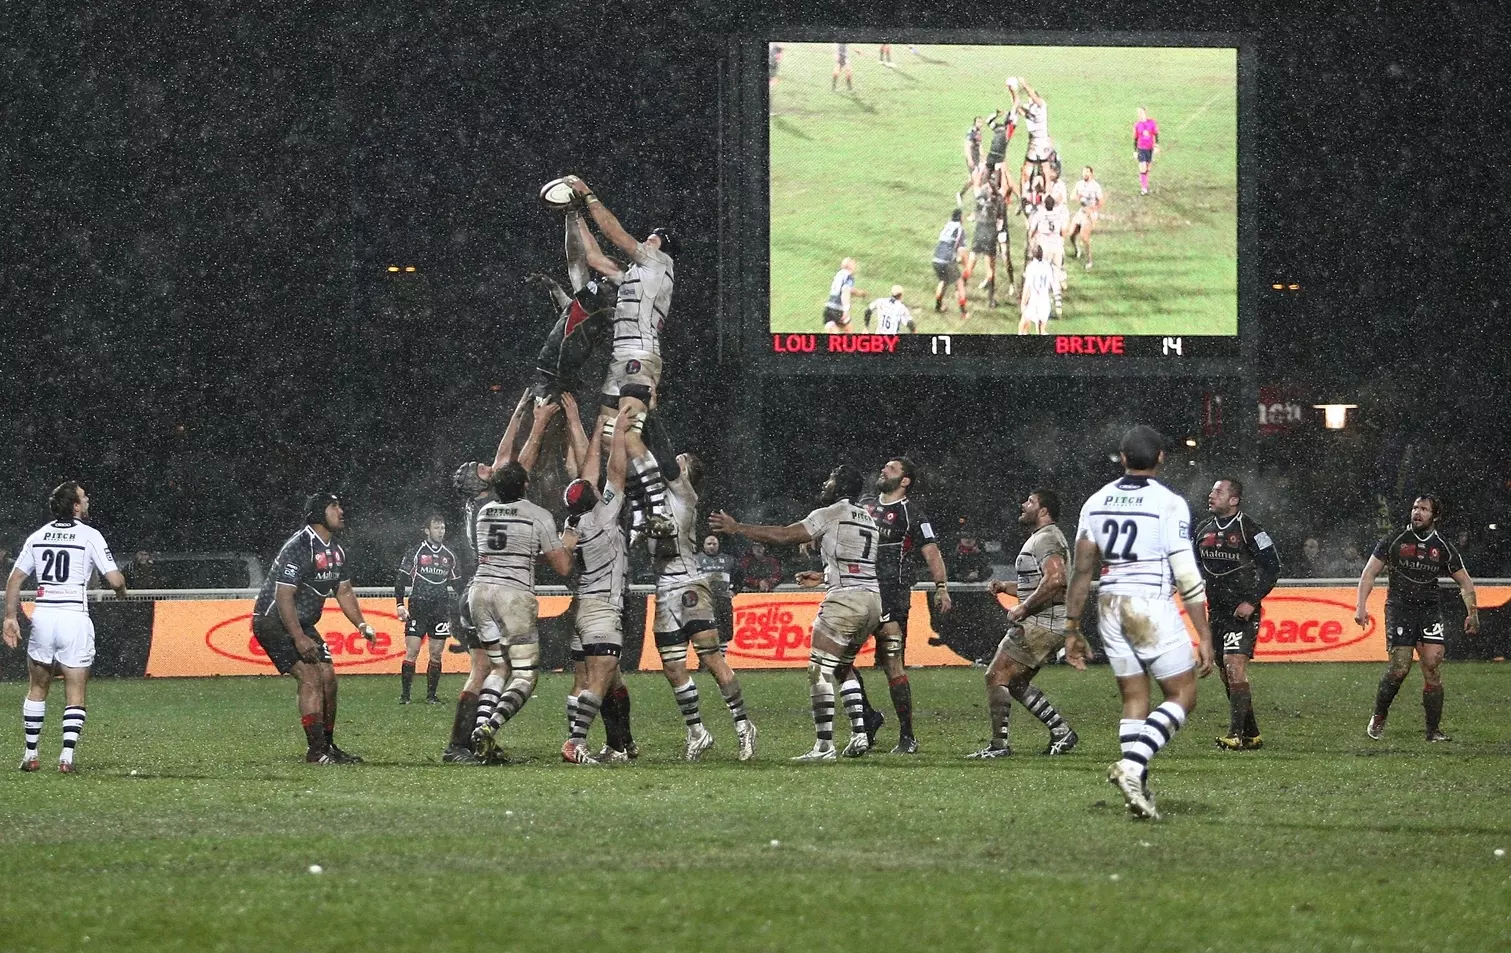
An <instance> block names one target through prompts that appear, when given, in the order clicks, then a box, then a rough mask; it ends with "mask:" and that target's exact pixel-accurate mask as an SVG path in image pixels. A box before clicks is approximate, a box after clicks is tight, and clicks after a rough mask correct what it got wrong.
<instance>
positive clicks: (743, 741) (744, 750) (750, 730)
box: [735, 721, 758, 761]
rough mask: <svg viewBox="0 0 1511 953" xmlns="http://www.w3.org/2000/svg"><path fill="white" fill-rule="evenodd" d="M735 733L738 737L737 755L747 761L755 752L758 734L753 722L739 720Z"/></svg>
mask: <svg viewBox="0 0 1511 953" xmlns="http://www.w3.org/2000/svg"><path fill="white" fill-rule="evenodd" d="M735 734H737V735H738V736H739V739H740V753H739V755H738V756H737V757H738V758H739V759H740V760H741V761H749V760H750V759H751V758H754V757H755V753H756V735H757V734H758V732H757V731H756V726H755V722H753V721H742V722H740V726H739V727H738V728H736V729H735Z"/></svg>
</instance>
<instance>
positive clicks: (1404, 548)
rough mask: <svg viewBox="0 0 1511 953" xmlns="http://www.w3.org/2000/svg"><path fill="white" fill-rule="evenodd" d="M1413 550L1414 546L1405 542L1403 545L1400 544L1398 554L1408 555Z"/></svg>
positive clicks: (1414, 549)
mask: <svg viewBox="0 0 1511 953" xmlns="http://www.w3.org/2000/svg"><path fill="white" fill-rule="evenodd" d="M1415 552H1416V547H1414V546H1412V545H1411V544H1410V543H1406V544H1404V545H1402V546H1401V551H1400V555H1402V556H1410V555H1412V554H1413V553H1415Z"/></svg>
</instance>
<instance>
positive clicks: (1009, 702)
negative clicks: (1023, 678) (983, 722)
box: [986, 685, 1013, 748]
mask: <svg viewBox="0 0 1511 953" xmlns="http://www.w3.org/2000/svg"><path fill="white" fill-rule="evenodd" d="M986 707H987V710H988V711H990V712H991V716H992V747H993V748H1007V747H1011V745H1010V744H1009V742H1008V738H1009V737H1010V733H1011V727H1010V725H1009V722H1010V721H1011V717H1012V713H1013V696H1012V693H1010V692H1009V691H1008V690H1007V686H1006V685H991V686H989V687H988V688H987V690H986Z"/></svg>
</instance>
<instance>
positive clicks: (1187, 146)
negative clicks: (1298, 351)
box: [770, 43, 1238, 335]
mask: <svg viewBox="0 0 1511 953" xmlns="http://www.w3.org/2000/svg"><path fill="white" fill-rule="evenodd" d="M784 51H785V55H784V57H783V60H782V63H781V68H780V72H779V74H778V76H779V79H778V82H777V83H776V85H775V86H774V87H772V89H771V93H770V95H771V116H770V143H771V165H770V172H771V208H772V211H771V289H770V290H771V330H772V331H773V332H790V331H802V332H813V331H819V330H821V329H822V311H823V302H824V298H825V297H826V295H827V293H828V288H829V282H830V279H832V278H833V277H834V272H835V270H836V269H837V268H838V267H839V263H840V259H842V258H844V257H846V256H853V257H855V258H856V259H857V260H858V262H859V266H860V268H859V274H858V275H857V286H858V287H860V288H863V289H865V290H866V291H867V292H869V293H870V294H871V295H872V296H873V297H874V296H878V295H885V294H887V293H888V289H889V288H890V286H891V285H892V284H893V283H894V282H895V283H898V284H901V285H902V286H903V287H904V288H905V289H906V291H907V294H906V297H905V300H906V301H907V302H908V303H909V304H910V305H911V306H912V308H913V311H914V315H915V317H917V318H919V319H920V321H919V325H918V330H919V331H920V333H956V334H960V333H965V334H970V333H983V334H986V333H996V334H1000V333H1009V334H1010V333H1014V332H1016V330H1017V324H1018V309H1017V301H1016V299H1015V298H1011V297H1009V296H1008V295H1007V294H1005V289H1003V285H1005V283H1006V275H1005V271H1003V270H1001V267H1000V266H999V275H998V282H999V285H998V287H999V289H1003V290H1004V293H1002V294H1000V295H999V296H998V297H999V300H998V305H999V306H998V307H997V308H995V309H988V308H987V307H986V304H987V302H986V292H985V291H981V290H979V289H978V288H977V283H978V279H980V278H981V277H983V272H982V271H981V270H980V268H978V271H977V274H976V275H974V276H973V278H972V280H971V281H970V282H969V294H970V298H971V300H970V318H969V319H968V320H965V321H962V320H961V319H960V316H959V313H958V310H957V309H956V308H955V306H954V302H953V292H952V291H947V293H946V302H945V303H946V311H945V313H943V314H937V313H935V311H934V309H933V302H932V300H931V298H932V295H933V292H934V287H935V280H936V279H935V277H934V272H933V269H932V266H931V265H930V263H929V260H930V258H931V257H932V255H933V250H934V245H935V239H936V238H937V236H938V234H939V230H940V229H941V228H942V227H943V226H944V224H945V222H946V221H947V220H948V219H949V215H950V212H951V211H952V210H953V209H954V208H955V192H956V190H957V189H959V188H960V187H961V185H962V184H963V183H964V182H965V181H966V173H965V160H964V156H963V153H962V141H963V139H964V136H965V131H966V129H967V128H968V127H969V126H970V123H971V119H972V117H973V116H976V115H989V114H990V113H991V111H992V110H993V109H994V108H997V107H1002V108H1006V107H1007V106H1008V105H1009V103H1010V99H1009V97H1008V94H1007V90H1006V89H1005V88H1004V86H1003V80H1004V78H1005V77H1007V76H1009V75H1018V76H1023V77H1025V78H1027V79H1028V81H1029V82H1030V83H1032V84H1033V85H1034V87H1035V88H1036V89H1037V90H1038V91H1039V92H1040V93H1041V94H1042V95H1043V96H1044V98H1045V101H1046V102H1047V103H1048V104H1049V119H1050V122H1049V130H1050V134H1051V136H1052V137H1053V139H1054V141H1055V145H1056V148H1057V149H1058V151H1059V154H1060V159H1061V161H1062V163H1063V164H1064V169H1065V172H1064V174H1065V181H1066V186H1067V188H1068V189H1070V190H1071V192H1072V199H1071V201H1072V205H1074V197H1073V195H1074V191H1073V190H1074V187H1075V183H1076V181H1077V180H1079V178H1080V173H1081V167H1082V166H1084V165H1091V166H1093V167H1094V168H1095V169H1096V176H1097V179H1098V181H1100V182H1101V183H1102V186H1103V188H1104V189H1105V191H1106V206H1105V208H1104V210H1103V213H1102V217H1101V222H1100V224H1099V225H1098V227H1097V230H1096V233H1095V235H1094V237H1093V239H1092V241H1093V246H1094V248H1093V251H1094V255H1095V262H1096V265H1095V268H1094V269H1093V270H1091V271H1086V270H1084V269H1083V267H1082V262H1080V261H1078V260H1076V259H1074V258H1071V257H1069V254H1068V252H1067V257H1066V273H1067V289H1066V296H1065V320H1064V321H1063V322H1056V323H1055V324H1054V325H1052V327H1053V328H1054V329H1055V330H1056V331H1058V332H1060V333H1065V334H1159V335H1232V334H1236V333H1237V328H1238V304H1237V301H1238V298H1237V288H1238V277H1237V276H1238V264H1237V263H1238V225H1237V210H1238V176H1237V143H1238V137H1237V129H1238V106H1237V55H1236V53H1235V51H1233V50H1231V49H1164V48H1159V49H1156V48H1138V49H1133V48H1120V49H1113V48H1096V47H984V46H922V47H919V49H918V53H917V54H915V53H912V52H910V51H909V49H908V46H907V44H905V43H897V44H895V45H894V47H893V51H892V57H893V62H894V63H895V64H896V66H895V68H893V69H888V68H884V67H883V66H881V64H880V63H879V62H878V60H877V47H876V45H875V44H873V43H866V44H861V45H859V46H853V45H852V47H851V55H850V62H851V63H852V64H853V65H854V68H855V90H854V92H853V93H847V92H846V91H845V89H844V84H843V81H841V84H840V91H839V92H837V93H836V92H831V91H830V89H829V84H830V75H831V72H832V70H833V67H834V46H833V44H830V43H806V44H784ZM1140 105H1143V106H1147V107H1148V109H1149V112H1150V114H1151V115H1152V116H1153V117H1154V118H1155V119H1156V120H1158V121H1159V125H1160V146H1161V155H1160V157H1159V158H1158V159H1157V160H1156V162H1155V164H1154V168H1153V172H1152V177H1151V186H1152V189H1153V191H1152V193H1151V194H1150V195H1149V196H1140V195H1139V188H1138V167H1137V163H1136V161H1135V157H1134V150H1133V122H1134V120H1135V118H1136V117H1135V114H1134V113H1135V110H1136V108H1137V107H1138V106H1140ZM1027 142H1028V133H1027V129H1026V127H1025V126H1024V125H1023V124H1022V123H1020V124H1019V129H1018V133H1017V135H1015V136H1014V137H1013V140H1012V142H1011V143H1010V144H1009V146H1008V164H1009V167H1010V168H1011V169H1012V170H1013V173H1014V175H1016V172H1017V169H1018V166H1019V164H1020V163H1021V162H1022V161H1023V154H1024V151H1025V149H1026V147H1027ZM988 143H989V138H988ZM986 144H987V143H984V144H983V145H986ZM971 212H972V206H971V202H970V199H969V196H968V197H967V201H966V215H967V216H969V215H970V214H971ZM1008 222H1009V224H1008V231H1009V234H1010V235H1011V242H1012V255H1013V258H1014V268H1015V269H1016V270H1017V271H1018V272H1019V273H1020V274H1021V271H1022V255H1023V241H1024V224H1025V220H1024V219H1023V218H1022V217H1021V216H1018V215H1013V216H1011V217H1010V218H1009V220H1008ZM972 232H973V226H972V225H971V224H970V223H969V222H967V223H966V238H967V241H969V240H970V237H971V235H972ZM983 267H984V266H983ZM864 306H865V301H864V300H862V301H860V303H859V305H858V307H857V309H856V311H855V325H854V326H855V327H856V329H857V330H862V329H863V328H862V324H861V321H860V312H861V310H862V309H863V308H864Z"/></svg>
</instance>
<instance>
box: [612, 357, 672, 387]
mask: <svg viewBox="0 0 1511 953" xmlns="http://www.w3.org/2000/svg"><path fill="white" fill-rule="evenodd" d="M633 384H639V385H640V386H642V387H649V388H650V389H651V390H652V391H655V389H656V388H657V387H659V386H660V384H661V358H659V357H657V356H656V355H654V354H616V355H614V356H613V357H611V358H609V371H608V375H607V376H606V377H605V378H604V382H603V393H604V395H605V396H608V397H618V396H619V395H620V394H622V393H623V392H624V388H625V387H627V386H630V385H633Z"/></svg>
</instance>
